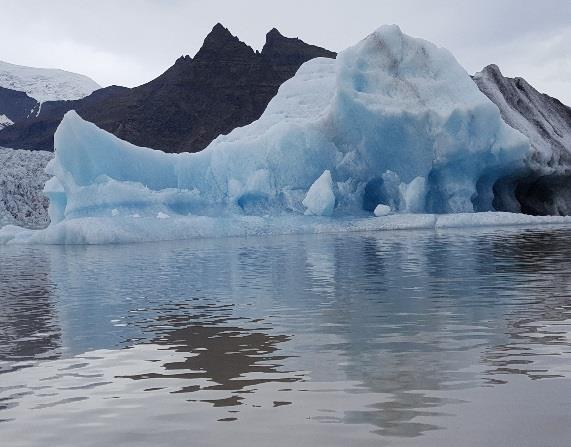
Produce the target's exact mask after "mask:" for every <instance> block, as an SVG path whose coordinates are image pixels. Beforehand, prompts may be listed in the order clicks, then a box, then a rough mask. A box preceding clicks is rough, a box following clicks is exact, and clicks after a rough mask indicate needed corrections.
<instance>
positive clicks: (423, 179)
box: [0, 26, 560, 242]
mask: <svg viewBox="0 0 571 447" xmlns="http://www.w3.org/2000/svg"><path fill="white" fill-rule="evenodd" d="M55 149H56V152H55V154H56V155H55V159H54V160H53V161H52V162H51V163H50V165H49V169H48V170H49V172H50V173H51V174H53V175H54V177H53V178H52V179H51V180H50V181H49V182H48V183H47V185H46V189H45V191H46V193H47V195H48V196H49V198H50V210H49V213H50V218H51V225H50V227H49V228H48V229H47V230H45V231H44V232H43V233H41V234H33V235H32V234H30V233H26V234H22V233H18V231H17V230H15V229H14V228H13V227H11V228H8V229H4V230H3V231H0V239H1V240H4V241H5V242H6V241H26V240H35V241H44V242H118V241H137V240H149V239H165V238H166V239H169V238H179V237H196V236H213V235H243V234H260V233H262V234H267V233H273V232H280V233H291V232H300V231H311V232H319V231H330V230H331V231H333V230H334V231H337V230H339V229H345V230H351V229H352V230H355V229H387V228H403V227H406V228H409V227H413V228H417V227H419V228H427V227H428V228H434V227H435V226H438V225H439V224H438V222H441V223H442V222H444V225H446V223H447V222H448V224H447V225H452V226H453V223H454V222H455V220H454V219H452V220H450V221H448V220H446V218H444V220H443V218H441V217H437V216H435V215H434V214H443V213H473V212H475V211H479V212H482V211H494V200H495V198H496V195H498V194H501V195H502V200H503V201H504V202H505V201H509V200H513V193H514V192H513V191H511V190H509V188H506V189H505V190H502V189H501V188H498V185H496V180H497V179H499V178H501V177H504V176H506V175H510V173H516V172H518V170H520V169H522V167H523V164H524V160H525V158H526V156H527V154H528V152H529V150H530V144H529V140H528V139H527V138H525V137H524V136H523V135H522V134H520V133H519V132H518V131H516V130H514V129H512V128H511V127H509V126H508V125H507V124H505V123H504V121H503V120H502V119H501V117H500V112H499V110H498V108H497V107H496V106H495V105H494V104H493V103H492V102H491V101H490V100H489V99H488V98H487V97H486V96H485V95H484V94H482V93H481V92H480V91H479V89H478V87H477V86H476V85H475V84H474V83H473V82H472V80H471V79H470V77H469V76H468V74H467V73H466V71H465V70H464V69H463V68H462V67H461V66H460V65H459V64H458V62H457V61H456V60H455V59H454V57H453V56H452V54H451V53H449V52H448V51H447V50H445V49H442V48H438V47H436V46H435V45H433V44H431V43H429V42H426V41H424V40H421V39H416V38H412V37H409V36H406V35H404V34H403V33H402V32H401V30H400V29H399V28H398V27H397V26H384V27H381V28H380V29H379V30H377V31H376V32H374V33H373V34H371V35H369V36H368V37H367V38H365V39H364V40H363V41H361V42H360V43H358V44H357V45H356V46H354V47H352V48H349V49H347V50H345V51H344V52H342V53H341V54H339V56H338V57H337V59H336V60H330V59H315V60H313V61H310V62H308V63H306V64H304V65H303V66H302V67H301V68H300V70H299V71H298V73H297V74H296V76H295V77H294V78H293V79H291V80H290V81H288V82H286V83H285V84H283V85H282V87H281V88H280V90H279V92H278V94H277V96H276V97H275V98H274V99H273V100H272V101H271V102H270V104H269V105H268V108H267V109H266V111H265V112H264V114H263V115H262V117H261V118H260V119H259V120H258V121H256V122H254V123H252V124H250V125H248V126H245V127H243V128H238V129H236V130H234V131H233V132H231V133H230V134H229V135H226V136H222V137H219V138H218V139H216V140H215V141H214V142H213V143H211V145H210V146H209V147H208V148H207V149H206V150H204V151H203V152H200V153H197V154H186V153H185V154H164V153H162V152H159V151H154V150H151V149H147V148H140V147H136V146H134V145H132V144H129V143H126V142H124V141H121V140H119V139H118V138H116V137H115V136H113V135H111V134H109V133H107V132H104V131H102V130H100V129H99V128H97V127H96V126H95V125H93V124H91V123H88V122H85V121H83V120H82V119H81V118H80V117H79V115H77V114H76V113H75V112H68V113H67V114H66V116H65V118H64V120H63V121H62V123H61V125H60V127H59V128H58V130H57V132H56V135H55ZM378 205H385V206H387V207H390V209H391V210H392V211H393V212H395V213H397V214H401V216H398V215H397V216H387V217H384V218H379V219H374V218H373V219H372V218H371V217H372V216H373V212H374V210H375V208H377V207H378ZM306 212H307V214H310V215H311V216H304V214H305V213H306ZM410 213H419V214H422V215H418V216H417V217H414V218H410V216H409V220H407V219H406V218H405V216H403V215H405V214H410ZM134 215H137V216H139V217H137V218H136V219H135V218H133V217H132V216H134ZM465 215H466V214H462V216H465ZM160 216H169V219H161V218H160ZM323 216H332V218H330V217H323ZM484 216H487V217H484ZM491 216H496V215H494V214H492V215H491ZM500 216H504V218H505V215H497V216H496V217H490V215H489V213H485V214H484V213H482V214H481V215H479V216H474V218H473V221H474V222H480V221H482V222H484V223H486V224H489V222H495V223H497V222H499V221H501V220H502V219H501V218H500ZM514 219H515V220H514ZM522 219H523V220H522ZM526 219H527V220H526ZM469 220H470V218H466V217H461V218H460V221H459V222H460V223H461V224H462V225H465V224H466V223H467V221H469ZM504 220H505V219H504ZM507 220H508V221H510V222H512V223H525V222H529V218H527V217H525V216H518V217H517V218H512V217H510V218H509V219H507ZM371 221H375V223H372V222H371ZM379 221H381V222H379ZM407 222H408V223H407ZM542 222H544V221H542ZM545 222H560V220H549V219H547V220H545Z"/></svg>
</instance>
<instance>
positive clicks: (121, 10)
mask: <svg viewBox="0 0 571 447" xmlns="http://www.w3.org/2000/svg"><path fill="white" fill-rule="evenodd" d="M216 22H221V23H222V24H223V25H225V26H226V27H227V28H229V29H230V31H231V32H232V33H233V34H235V35H237V36H238V37H240V39H241V40H242V41H244V42H246V43H248V44H249V45H251V46H253V47H254V48H255V49H261V47H262V46H263V43H264V38H265V34H266V32H267V31H268V30H270V29H271V28H272V27H276V28H278V29H279V30H280V31H281V32H282V34H284V35H286V36H290V37H300V38H301V39H302V40H305V41H306V42H309V43H313V44H317V45H321V46H324V47H326V48H328V49H331V50H336V51H339V50H342V49H343V48H346V47H348V46H350V45H352V44H354V43H356V42H357V41H359V40H360V39H361V38H363V37H364V36H366V35H367V34H369V33H370V32H371V31H373V30H374V29H376V28H377V27H378V26H380V25H382V24H387V23H396V24H398V25H400V26H401V28H402V29H403V31H404V32H405V33H407V34H410V35H413V36H418V37H423V38H425V39H428V40H431V41H433V42H435V43H436V44H438V45H441V46H444V47H446V48H448V49H449V50H451V51H452V52H453V53H454V54H455V55H456V57H457V58H458V60H459V61H460V62H461V63H462V64H463V65H464V67H465V68H466V69H467V70H468V71H469V72H470V73H473V72H475V71H478V70H480V69H481V68H482V67H483V66H485V65H487V64H490V63H496V64H498V65H499V66H500V68H501V69H502V71H503V72H504V74H506V75H509V76H522V77H525V78H526V79H527V80H528V81H529V82H530V83H531V84H532V85H534V86H535V87H536V88H538V89H539V90H540V91H543V92H546V93H549V94H551V95H553V96H556V97H558V98H559V99H561V100H562V101H563V102H565V103H566V104H568V105H571V0H542V1H539V0H468V1H466V0H327V1H326V0H283V1H275V0H243V1H240V0H220V1H218V0H0V36H2V39H1V42H2V44H1V45H0V60H4V61H6V62H11V63H16V64H21V65H30V66H39V67H55V68H63V69H66V70H70V71H75V72H78V73H83V74H86V75H88V76H90V77H92V78H93V79H95V80H96V81H97V82H98V83H99V84H101V85H103V86H106V85H110V84H119V85H126V86H135V85H139V84H142V83H144V82H147V81H149V80H151V79H153V78H154V77H156V76H157V75H159V74H160V73H162V72H163V71H164V70H165V69H167V68H168V67H169V66H170V65H172V63H173V62H174V60H175V59H176V58H177V57H179V56H180V55H182V54H190V55H191V56H192V55H194V53H195V52H196V51H197V50H198V49H199V48H200V45H201V43H202V41H203V39H204V37H205V35H206V34H207V33H208V32H209V31H210V29H211V28H212V27H213V26H214V25H215V24H216Z"/></svg>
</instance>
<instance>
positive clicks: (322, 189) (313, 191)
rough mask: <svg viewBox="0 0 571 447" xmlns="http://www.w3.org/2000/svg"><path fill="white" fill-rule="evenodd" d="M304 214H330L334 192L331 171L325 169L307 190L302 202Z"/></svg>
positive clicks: (333, 205) (331, 212)
mask: <svg viewBox="0 0 571 447" xmlns="http://www.w3.org/2000/svg"><path fill="white" fill-rule="evenodd" d="M301 203H302V204H303V206H305V208H306V211H305V214H307V215H310V216H331V215H332V214H333V208H335V193H334V192H333V179H332V178H331V172H329V171H325V172H324V173H323V174H322V175H321V177H319V178H318V179H317V180H316V181H315V183H313V185H311V187H310V188H309V191H307V195H306V196H305V199H303V202H301Z"/></svg>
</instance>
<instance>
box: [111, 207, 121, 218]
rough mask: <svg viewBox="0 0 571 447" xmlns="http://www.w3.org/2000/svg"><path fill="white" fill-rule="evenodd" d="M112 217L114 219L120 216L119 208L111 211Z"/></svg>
mask: <svg viewBox="0 0 571 447" xmlns="http://www.w3.org/2000/svg"><path fill="white" fill-rule="evenodd" d="M111 215H112V216H113V217H115V216H118V215H119V210H118V209H117V208H113V209H112V210H111Z"/></svg>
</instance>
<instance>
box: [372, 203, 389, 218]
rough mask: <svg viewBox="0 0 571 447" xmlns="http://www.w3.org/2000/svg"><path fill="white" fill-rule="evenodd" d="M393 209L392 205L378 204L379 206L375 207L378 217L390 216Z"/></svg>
mask: <svg viewBox="0 0 571 447" xmlns="http://www.w3.org/2000/svg"><path fill="white" fill-rule="evenodd" d="M391 212H392V210H391V207H390V206H387V205H377V207H376V208H375V212H374V213H375V216H377V217H381V216H388V215H389V214H391Z"/></svg>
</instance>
